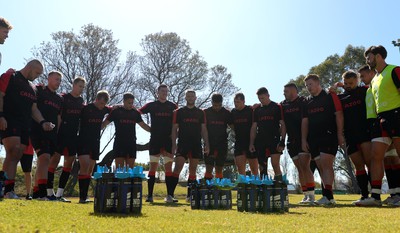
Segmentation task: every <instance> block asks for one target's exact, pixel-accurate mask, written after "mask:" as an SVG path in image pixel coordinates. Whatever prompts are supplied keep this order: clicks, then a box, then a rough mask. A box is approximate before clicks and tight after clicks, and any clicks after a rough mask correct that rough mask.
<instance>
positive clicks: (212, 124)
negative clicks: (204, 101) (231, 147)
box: [204, 107, 232, 146]
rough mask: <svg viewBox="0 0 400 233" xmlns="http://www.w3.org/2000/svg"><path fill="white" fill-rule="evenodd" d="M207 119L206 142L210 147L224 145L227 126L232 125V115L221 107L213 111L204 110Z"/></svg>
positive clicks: (211, 109)
mask: <svg viewBox="0 0 400 233" xmlns="http://www.w3.org/2000/svg"><path fill="white" fill-rule="evenodd" d="M204 112H205V114H206V119H207V131H208V141H209V143H210V146H221V145H226V143H227V141H228V132H227V131H226V130H227V127H228V125H231V124H232V115H231V113H230V112H229V111H228V110H226V108H224V107H222V108H221V109H220V110H219V111H215V110H214V109H213V108H212V107H209V108H207V109H205V110H204Z"/></svg>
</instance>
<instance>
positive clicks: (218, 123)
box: [209, 121, 225, 125]
mask: <svg viewBox="0 0 400 233" xmlns="http://www.w3.org/2000/svg"><path fill="white" fill-rule="evenodd" d="M209 122H210V125H225V122H223V121H209Z"/></svg>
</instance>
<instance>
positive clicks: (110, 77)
mask: <svg viewBox="0 0 400 233" xmlns="http://www.w3.org/2000/svg"><path fill="white" fill-rule="evenodd" d="M117 44H118V40H115V39H114V38H113V34H112V31H111V30H107V29H102V28H100V27H98V26H94V25H92V24H88V25H85V26H83V27H82V28H81V30H80V32H79V33H75V32H73V31H69V32H67V31H59V32H55V33H52V34H51V41H49V42H42V43H41V45H40V46H39V47H34V48H33V55H34V56H35V57H38V58H39V59H41V60H42V61H43V62H44V64H45V68H46V71H47V72H48V71H50V70H58V71H60V72H62V73H63V75H64V78H63V80H62V83H61V86H60V91H61V92H68V91H69V90H71V87H72V81H73V80H74V78H75V77H76V76H83V77H84V78H85V79H86V81H87V83H86V88H85V91H84V93H83V97H84V100H86V102H87V103H89V102H93V101H94V100H95V98H96V93H97V91H99V90H102V89H106V90H107V91H108V92H109V94H110V103H111V104H112V103H117V102H120V100H121V99H122V94H123V93H124V92H127V91H133V88H132V87H134V86H135V85H133V84H134V83H135V81H136V76H135V75H136V73H135V70H134V68H135V64H136V62H137V57H136V55H135V54H134V53H133V52H128V54H127V57H126V62H121V61H120V55H121V50H120V49H118V47H117ZM44 79H45V77H43V76H42V77H41V78H40V79H39V82H43V83H45V81H44Z"/></svg>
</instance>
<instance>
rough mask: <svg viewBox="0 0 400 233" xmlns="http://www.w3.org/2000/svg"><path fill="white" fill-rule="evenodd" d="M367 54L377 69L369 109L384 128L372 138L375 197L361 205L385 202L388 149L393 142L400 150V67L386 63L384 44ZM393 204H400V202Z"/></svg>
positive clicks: (370, 91) (379, 125)
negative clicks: (382, 191) (383, 186)
mask: <svg viewBox="0 0 400 233" xmlns="http://www.w3.org/2000/svg"><path fill="white" fill-rule="evenodd" d="M364 56H365V59H366V61H367V64H368V65H369V67H370V68H371V70H375V71H376V75H375V77H374V78H373V79H372V82H371V86H370V89H369V90H368V91H369V93H370V94H371V95H368V92H367V97H366V105H367V112H368V111H369V109H371V108H372V109H375V111H376V114H377V121H376V122H375V124H376V125H378V127H379V128H381V129H382V137H378V138H373V139H372V160H371V186H372V187H371V197H370V198H367V199H364V200H362V201H360V202H358V204H357V205H358V206H381V205H382V202H381V188H382V178H383V174H384V169H383V161H384V157H385V152H386V150H387V149H388V148H389V146H390V144H391V143H393V145H394V147H395V148H396V150H397V154H400V153H399V152H400V67H399V66H395V65H389V64H387V63H386V61H385V59H386V56H387V51H386V49H385V48H384V47H383V46H382V45H379V46H371V47H369V48H368V49H367V50H366V51H365V53H364ZM393 205H396V206H397V205H399V206H400V202H396V203H393Z"/></svg>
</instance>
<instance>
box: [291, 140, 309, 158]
mask: <svg viewBox="0 0 400 233" xmlns="http://www.w3.org/2000/svg"><path fill="white" fill-rule="evenodd" d="M286 149H287V151H288V153H289V156H290V158H294V157H296V156H298V155H299V154H301V153H305V152H304V151H303V149H302V148H301V141H299V140H298V141H294V142H290V141H288V142H287V145H286Z"/></svg>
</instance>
